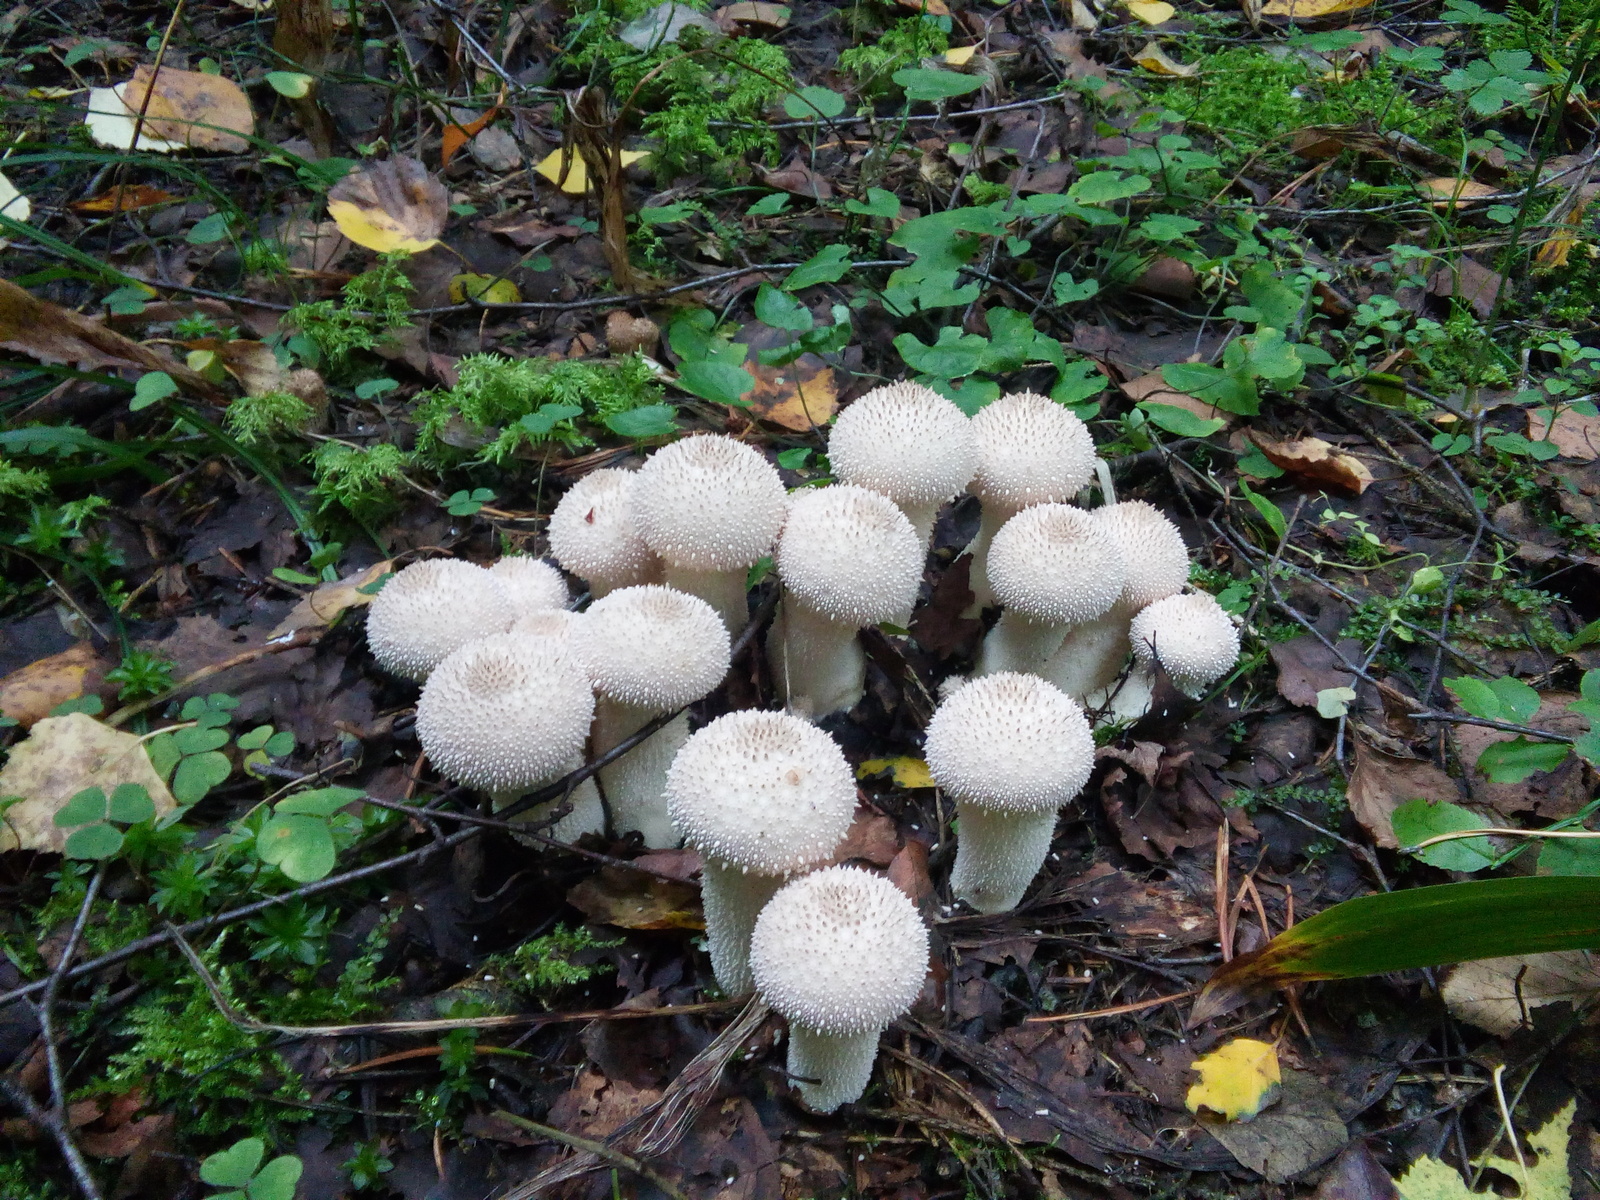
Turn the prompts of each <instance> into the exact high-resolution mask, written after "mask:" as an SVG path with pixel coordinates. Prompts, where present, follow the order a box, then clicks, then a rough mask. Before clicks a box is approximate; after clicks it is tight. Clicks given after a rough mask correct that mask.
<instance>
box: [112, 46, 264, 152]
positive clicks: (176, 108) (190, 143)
mask: <svg viewBox="0 0 1600 1200" xmlns="http://www.w3.org/2000/svg"><path fill="white" fill-rule="evenodd" d="M147 92H148V93H149V98H150V102H149V104H148V106H146V105H145V95H146V93H147ZM122 103H123V104H124V105H125V106H126V107H127V108H128V109H129V111H130V112H133V113H137V112H138V111H139V110H140V108H141V107H143V108H144V110H145V119H144V124H145V128H146V129H148V130H149V131H150V132H151V134H152V135H154V136H155V137H157V138H160V139H162V140H163V141H166V142H170V143H172V144H174V145H177V146H187V147H189V148H190V149H193V150H218V151H221V152H223V153H225V154H242V153H244V152H245V151H246V150H248V149H250V142H249V140H248V139H249V137H250V135H251V134H253V133H254V132H255V124H256V119H255V113H254V112H253V111H252V110H251V108H250V97H249V96H247V95H245V93H244V89H243V88H241V87H240V86H239V85H238V84H237V83H235V82H233V80H231V79H228V78H226V77H224V76H222V75H207V74H206V73H205V72H203V71H179V70H177V69H176V68H174V67H165V66H164V67H161V68H160V69H159V70H156V69H155V68H152V67H149V66H141V67H139V68H137V69H136V70H135V71H134V73H133V78H132V79H130V80H128V82H127V85H126V90H125V91H123V93H122Z"/></svg>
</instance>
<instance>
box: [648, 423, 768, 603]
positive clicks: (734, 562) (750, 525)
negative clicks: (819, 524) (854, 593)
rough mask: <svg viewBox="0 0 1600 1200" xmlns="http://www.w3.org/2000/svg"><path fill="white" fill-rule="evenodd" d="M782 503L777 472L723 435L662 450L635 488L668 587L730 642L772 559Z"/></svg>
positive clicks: (685, 441) (755, 453)
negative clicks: (753, 583) (755, 580)
mask: <svg viewBox="0 0 1600 1200" xmlns="http://www.w3.org/2000/svg"><path fill="white" fill-rule="evenodd" d="M785 499H786V497H785V493H784V490H783V481H782V480H781V479H780V478H779V477H778V469H777V468H776V467H774V466H773V465H772V464H771V463H769V462H768V461H767V460H766V459H765V458H764V457H762V455H761V453H760V451H758V450H755V449H753V448H751V447H750V446H747V445H745V444H744V443H743V442H737V441H735V440H734V439H733V438H730V437H724V436H722V435H720V434H703V435H701V436H698V437H687V438H684V439H683V440H681V441H677V442H673V443H672V444H670V445H667V446H663V447H662V448H661V449H659V450H657V451H656V452H655V453H654V454H652V455H651V456H650V458H649V460H648V461H647V462H646V463H645V464H644V466H643V467H642V468H641V469H640V471H639V474H638V477H637V478H636V479H635V481H634V486H633V511H634V514H635V520H636V522H637V524H638V530H639V536H640V537H641V538H642V539H643V540H644V542H645V544H646V545H647V546H648V547H649V548H650V549H651V550H653V551H654V552H655V553H656V554H657V555H659V556H660V557H661V561H662V562H663V563H664V564H665V569H664V574H663V577H664V580H665V582H666V583H667V584H668V585H669V586H671V587H675V588H677V589H678V590H680V591H684V592H688V593H689V594H690V595H694V596H699V597H700V598H701V599H703V600H705V601H706V602H707V603H708V604H710V605H711V607H712V608H714V609H716V611H717V614H718V615H719V616H720V617H721V618H722V619H723V621H724V622H725V623H726V625H727V627H728V630H729V632H730V633H734V634H737V633H738V632H739V631H740V630H742V629H743V628H744V627H745V623H746V622H747V621H748V620H749V606H748V604H747V602H746V600H745V592H746V586H745V583H746V578H747V576H748V574H749V570H750V568H751V567H753V566H754V565H755V564H756V563H757V562H759V561H760V560H761V559H762V558H764V557H766V556H767V555H768V554H770V553H771V552H772V543H773V540H774V539H775V538H776V537H777V536H778V529H779V527H780V526H781V525H782V524H783V509H784V501H785Z"/></svg>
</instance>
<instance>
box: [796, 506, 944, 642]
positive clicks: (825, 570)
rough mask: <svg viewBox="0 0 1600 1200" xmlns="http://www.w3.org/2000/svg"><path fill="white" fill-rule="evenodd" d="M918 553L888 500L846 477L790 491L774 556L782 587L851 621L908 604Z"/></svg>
mask: <svg viewBox="0 0 1600 1200" xmlns="http://www.w3.org/2000/svg"><path fill="white" fill-rule="evenodd" d="M922 559H923V552H922V539H921V538H919V537H918V536H917V533H916V530H915V529H913V528H912V527H911V522H910V520H908V519H907V517H906V515H905V513H903V512H901V511H900V509H899V508H898V507H896V505H895V503H894V501H892V500H890V499H889V498H888V497H887V496H882V495H879V494H878V493H877V492H872V491H868V490H867V489H866V488H864V487H854V486H852V485H850V484H847V483H845V484H835V485H834V486H833V487H825V488H816V489H814V490H810V491H803V492H797V493H796V494H795V495H794V496H793V497H791V498H790V500H789V515H788V518H787V519H786V520H785V521H784V525H783V533H782V534H781V535H779V538H778V548H777V551H776V552H775V554H774V555H773V560H774V562H775V563H776V564H777V567H778V575H779V577H780V578H782V580H783V586H784V587H786V588H788V589H789V590H790V591H791V592H793V593H794V594H795V595H796V596H797V597H799V598H800V600H801V601H802V602H804V603H805V604H807V605H809V606H810V607H811V608H814V609H816V610H817V611H818V612H820V613H822V614H824V615H825V616H828V617H830V618H832V619H833V620H835V621H839V622H841V623H843V624H847V625H848V624H854V625H856V626H858V627H860V626H866V625H876V624H877V623H878V622H879V621H887V620H890V619H891V618H893V617H895V616H896V615H899V614H903V613H904V612H905V610H906V609H909V608H910V607H911V605H912V604H913V603H914V602H915V601H916V598H917V586H918V585H919V584H920V583H921V582H922Z"/></svg>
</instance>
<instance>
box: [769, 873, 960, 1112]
mask: <svg viewBox="0 0 1600 1200" xmlns="http://www.w3.org/2000/svg"><path fill="white" fill-rule="evenodd" d="M750 970H751V973H752V974H753V975H754V977H755V983H756V990H757V991H758V992H759V993H760V995H761V998H762V999H763V1000H765V1001H766V1002H767V1003H768V1004H770V1005H771V1006H772V1007H773V1008H774V1009H775V1010H776V1011H777V1012H778V1013H779V1014H780V1015H781V1016H783V1017H784V1018H785V1019H786V1020H787V1021H788V1022H789V1060H788V1068H789V1074H790V1076H791V1077H792V1078H793V1079H794V1080H795V1081H796V1082H797V1083H798V1085H799V1088H800V1098H801V1099H802V1100H804V1101H805V1103H806V1105H807V1106H808V1107H810V1108H811V1109H813V1110H815V1111H816V1112H823V1113H827V1112H832V1111H833V1110H834V1109H836V1108H838V1107H839V1105H841V1104H848V1103H850V1102H851V1101H854V1100H859V1099H860V1098H861V1095H862V1093H864V1092H865V1091H866V1090H867V1084H868V1083H869V1082H871V1079H872V1064H873V1062H874V1060H875V1059H876V1058H877V1056H878V1039H879V1037H880V1036H881V1035H882V1033H883V1030H884V1029H885V1028H886V1027H887V1026H888V1025H889V1023H890V1022H891V1021H893V1020H895V1019H896V1018H897V1017H899V1016H901V1015H902V1014H903V1013H905V1012H906V1010H907V1009H909V1008H910V1007H911V1005H912V1004H913V1003H915V1002H916V999H917V996H918V995H919V994H920V993H921V991H922V981H923V979H924V977H925V976H926V975H927V971H928V930H927V927H926V926H925V925H924V924H923V923H922V917H921V916H920V915H919V914H918V913H917V909H916V906H915V905H913V904H912V903H911V901H910V899H908V898H907V896H906V894H905V893H904V892H902V891H901V890H900V889H899V888H897V887H895V885H894V884H892V883H890V882H889V881H888V880H887V879H884V878H883V877H882V876H879V875H873V874H870V873H868V872H866V871H862V870H858V869H856V868H854V867H827V868H825V869H823V870H821V871H815V872H813V873H812V874H810V875H802V876H801V877H800V878H799V879H796V880H794V881H793V882H792V883H789V884H786V885H785V886H784V887H782V888H780V889H779V890H778V892H777V894H776V895H774V896H773V897H772V899H771V900H770V901H768V903H767V906H766V907H765V908H763V909H762V910H761V915H760V917H758V918H757V919H756V927H755V932H754V934H753V935H752V936H751V939H750Z"/></svg>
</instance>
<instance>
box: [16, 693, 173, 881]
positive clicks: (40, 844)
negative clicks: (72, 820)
mask: <svg viewBox="0 0 1600 1200" xmlns="http://www.w3.org/2000/svg"><path fill="white" fill-rule="evenodd" d="M124 783H137V784H139V785H140V786H142V787H143V788H144V789H145V790H146V791H147V792H149V793H150V799H151V800H152V801H153V802H154V803H155V806H156V814H157V815H158V816H160V815H162V814H164V813H169V812H171V811H172V810H173V809H174V808H176V807H177V802H176V801H174V800H173V798H172V793H171V792H169V791H168V790H167V785H166V784H165V783H163V782H162V780H161V777H160V776H159V775H157V774H156V771H155V768H154V767H152V766H151V765H150V759H149V756H148V755H146V754H145V751H144V743H143V742H142V741H141V740H140V739H139V738H137V737H135V736H134V735H133V734H131V733H123V732H122V731H121V730H117V729H112V728H111V727H110V726H107V725H102V724H101V723H100V722H99V721H96V720H95V719H94V718H93V717H91V716H89V715H87V714H86V713H70V714H68V715H67V716H65V717H46V718H45V719H44V720H42V721H40V722H38V723H37V724H36V725H34V727H33V732H32V733H30V734H29V735H28V738H27V740H26V741H24V742H22V743H21V744H20V745H18V746H17V747H15V748H14V749H13V750H12V751H11V758H10V760H9V761H7V763H6V765H5V770H3V771H0V796H21V797H22V799H21V801H20V802H18V803H16V804H13V805H12V806H11V807H10V808H8V809H7V810H6V813H5V821H4V824H3V825H0V850H45V851H51V852H54V853H58V854H59V853H60V852H61V850H62V848H63V847H64V846H65V845H66V840H67V830H65V829H63V828H62V827H61V826H59V825H57V824H56V823H55V815H56V813H58V812H60V811H61V809H62V808H63V807H64V806H65V805H66V803H67V801H68V800H71V799H72V798H73V797H74V796H76V795H77V794H78V793H79V792H81V791H83V790H84V788H89V787H98V788H101V789H102V790H104V791H105V793H106V794H107V795H110V794H111V792H112V791H113V790H115V789H116V788H117V787H118V786H119V785H121V784H124Z"/></svg>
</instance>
